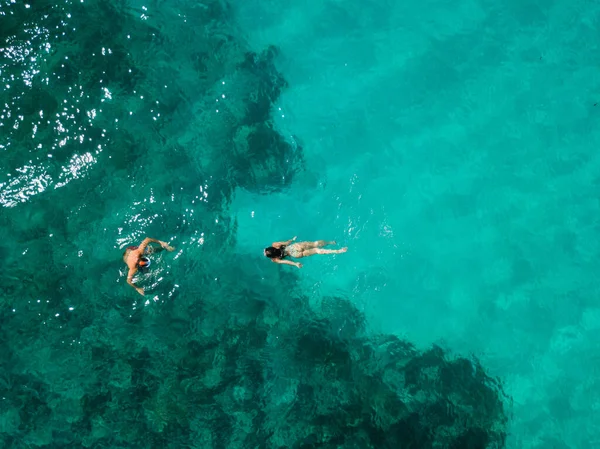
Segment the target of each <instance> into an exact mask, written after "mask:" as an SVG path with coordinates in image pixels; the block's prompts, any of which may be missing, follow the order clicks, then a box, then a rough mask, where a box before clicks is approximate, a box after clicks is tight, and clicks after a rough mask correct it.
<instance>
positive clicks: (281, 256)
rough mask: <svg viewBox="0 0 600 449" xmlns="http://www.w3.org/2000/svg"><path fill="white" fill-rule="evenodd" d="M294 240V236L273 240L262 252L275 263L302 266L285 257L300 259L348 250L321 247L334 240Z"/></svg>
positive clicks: (330, 243)
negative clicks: (277, 240)
mask: <svg viewBox="0 0 600 449" xmlns="http://www.w3.org/2000/svg"><path fill="white" fill-rule="evenodd" d="M294 241H296V237H294V238H293V239H290V240H287V241H285V242H273V243H272V244H271V246H270V247H268V248H265V250H264V252H263V253H264V255H265V256H267V257H268V258H269V259H271V260H272V261H273V262H275V263H280V264H285V265H294V266H295V267H298V268H302V264H301V263H299V262H292V261H291V260H286V259H285V258H286V257H292V258H294V259H300V258H302V257H310V256H314V255H315V254H341V253H345V252H346V251H348V248H347V247H344V248H341V249H323V247H324V246H328V245H335V244H336V243H335V241H331V242H328V241H326V240H317V241H314V242H298V243H292V242H294Z"/></svg>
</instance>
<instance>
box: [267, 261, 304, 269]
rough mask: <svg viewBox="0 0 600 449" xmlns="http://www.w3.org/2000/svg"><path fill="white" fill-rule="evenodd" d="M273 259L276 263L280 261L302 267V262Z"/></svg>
mask: <svg viewBox="0 0 600 449" xmlns="http://www.w3.org/2000/svg"><path fill="white" fill-rule="evenodd" d="M271 260H272V261H273V262H275V263H280V264H283V265H293V266H295V267H298V268H302V264H301V263H299V262H292V261H291V260H285V259H271Z"/></svg>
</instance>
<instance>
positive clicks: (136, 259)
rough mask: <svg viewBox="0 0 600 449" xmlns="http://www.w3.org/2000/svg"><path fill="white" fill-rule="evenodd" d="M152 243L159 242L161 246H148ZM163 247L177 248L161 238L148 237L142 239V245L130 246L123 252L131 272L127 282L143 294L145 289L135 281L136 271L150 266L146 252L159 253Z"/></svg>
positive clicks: (128, 274) (124, 259)
mask: <svg viewBox="0 0 600 449" xmlns="http://www.w3.org/2000/svg"><path fill="white" fill-rule="evenodd" d="M150 243H158V244H159V245H160V248H156V247H153V246H148V245H150ZM163 249H166V250H167V251H174V250H175V248H173V247H172V246H169V245H168V244H167V243H166V242H161V241H160V240H156V239H151V238H150V237H146V238H145V239H144V240H142V243H140V246H128V247H127V249H126V250H125V252H124V253H123V262H125V263H126V264H127V266H128V267H129V273H127V283H128V284H129V285H131V286H132V287H133V288H135V289H136V290H137V292H138V293H139V294H140V295H142V296H143V295H144V289H143V288H141V287H138V286H137V285H135V284H134V283H133V276H134V275H135V273H137V270H138V269H139V268H148V267H149V266H150V259H148V258H147V257H146V256H145V254H148V255H150V254H153V253H159V252H161V251H162V250H163Z"/></svg>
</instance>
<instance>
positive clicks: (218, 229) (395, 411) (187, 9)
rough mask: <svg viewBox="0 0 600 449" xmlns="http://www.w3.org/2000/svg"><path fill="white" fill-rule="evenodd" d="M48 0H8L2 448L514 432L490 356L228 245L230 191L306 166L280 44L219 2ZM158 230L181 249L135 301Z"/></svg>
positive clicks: (445, 441) (413, 439) (384, 440)
mask: <svg viewBox="0 0 600 449" xmlns="http://www.w3.org/2000/svg"><path fill="white" fill-rule="evenodd" d="M54 3H55V2H47V1H43V0H42V1H40V0H36V1H35V2H31V3H30V4H29V5H26V4H25V3H24V2H18V3H15V4H13V3H11V2H10V1H7V0H4V1H3V3H2V6H1V8H0V14H1V16H0V19H1V20H2V26H1V27H0V33H2V39H1V42H2V46H3V49H2V55H3V59H2V62H1V66H0V70H1V78H2V84H3V85H4V86H5V89H4V91H3V93H2V95H3V98H2V102H1V104H2V111H1V114H0V115H1V122H0V125H1V127H0V129H1V130H2V133H1V139H2V140H1V141H0V145H1V146H0V151H1V154H2V157H1V159H0V164H1V166H0V167H1V173H2V178H0V201H1V202H2V206H3V208H2V213H1V214H0V221H1V228H0V232H1V235H0V236H1V237H2V241H3V243H2V246H1V247H0V256H1V257H2V260H3V270H2V274H1V275H0V276H1V278H0V280H1V282H0V292H1V295H2V296H1V301H2V302H1V304H2V314H1V318H0V319H1V323H0V338H1V345H2V346H1V347H2V351H0V357H1V362H2V363H1V367H2V371H1V373H0V388H1V389H2V394H1V396H2V400H1V401H0V446H1V447H4V448H21V447H42V448H59V447H80V446H83V447H93V448H100V447H107V448H108V447H110V448H118V447H123V448H126V447H127V448H130V447H153V448H166V447H173V448H176V447H198V448H200V447H202V448H209V447H214V448H237V447H252V448H256V447H264V448H285V447H289V448H314V447H321V448H361V449H362V448H368V447H373V448H402V447H418V448H428V447H431V448H455V449H459V448H460V449H468V448H498V447H502V446H503V445H504V440H505V427H506V424H507V416H506V412H505V406H506V404H507V402H508V399H507V398H506V396H505V395H504V393H503V391H502V387H501V385H500V383H499V382H498V381H497V380H495V379H491V378H490V377H488V376H487V375H486V374H485V367H482V366H481V365H480V364H479V363H478V362H477V361H476V360H471V359H465V358H460V357H458V358H457V357H451V356H449V355H447V354H445V353H444V351H443V350H442V349H440V348H432V349H431V350H428V351H426V352H420V351H418V350H416V349H415V348H414V347H413V345H411V343H410V342H407V341H402V340H400V339H398V338H396V337H393V336H389V335H376V336H373V335H369V334H368V333H367V332H366V330H365V324H364V317H363V316H362V314H361V313H360V312H359V311H358V310H356V308H355V307H354V306H353V305H352V304H350V302H348V301H347V300H345V299H344V298H340V297H327V298H322V300H321V301H319V304H320V306H319V307H318V308H317V309H316V310H315V309H314V308H311V307H309V304H308V302H309V298H308V297H307V296H306V295H305V294H304V293H303V292H302V290H301V289H300V288H299V286H298V274H297V273H296V272H294V271H290V270H281V271H273V273H279V274H276V275H275V276H276V277H275V278H273V279H269V280H268V282H265V281H264V280H260V279H261V276H262V273H261V272H258V271H257V269H256V268H255V267H256V266H257V262H258V261H260V254H258V255H255V256H249V255H247V256H240V255H236V254H235V241H236V221H235V219H233V218H232V217H230V215H229V214H228V204H229V202H230V200H231V197H232V194H233V192H234V190H235V189H236V188H243V189H247V190H251V191H253V192H259V193H263V194H265V195H268V194H269V193H270V192H274V191H278V190H281V189H285V188H286V187H287V186H289V185H290V184H291V183H293V182H294V175H295V174H297V173H299V172H301V171H302V170H304V162H303V158H302V148H301V146H300V145H299V144H297V143H296V141H295V139H294V138H293V137H291V138H285V139H284V138H283V137H282V136H281V135H280V134H279V133H278V132H277V131H276V130H275V129H274V127H273V125H272V123H271V121H270V109H271V106H272V104H273V102H274V101H275V100H276V99H277V98H278V96H279V94H280V92H281V90H282V89H283V88H285V86H286V82H285V80H284V79H283V78H282V76H281V75H280V74H279V73H278V72H277V70H276V69H275V67H274V65H273V60H274V58H275V57H276V55H277V50H276V48H274V47H271V48H265V49H264V51H262V52H261V53H259V54H256V53H253V52H251V51H249V49H248V48H245V44H244V42H242V41H240V39H239V38H237V37H236V30H235V27H234V26H233V25H232V22H231V18H230V11H229V9H228V6H227V4H226V3H224V2H219V1H207V2H204V3H202V4H200V3H198V4H196V5H190V4H189V2H185V3H184V2H177V1H169V2H152V4H151V5H148V6H152V8H145V7H144V5H143V4H142V3H136V2H124V1H112V2H106V1H89V0H86V1H85V2H80V1H72V2H69V1H67V2H60V4H59V5H58V6H57V5H55V4H54ZM148 9H151V10H152V11H153V14H154V16H153V20H152V21H148V20H146V19H147V18H148V16H147V15H146V14H147V10H148ZM157 16H159V17H157ZM189 23H191V24H193V26H187V24H189ZM153 24H154V25H153ZM145 235H151V236H155V237H158V238H164V239H167V238H169V239H171V241H172V242H173V244H174V245H175V246H177V249H178V252H176V253H173V254H167V255H163V256H161V258H160V259H159V260H158V261H157V267H156V269H155V270H154V271H153V272H152V274H151V275H147V279H145V280H144V281H145V286H146V287H147V288H148V291H149V293H148V294H147V295H146V297H144V298H143V299H142V297H141V296H140V297H138V296H136V294H135V292H133V290H132V289H130V288H129V287H127V286H126V285H124V276H123V274H124V272H123V271H122V270H123V269H122V265H121V261H120V255H121V251H122V248H124V247H125V246H127V245H129V244H134V243H136V242H139V240H140V239H141V238H142V237H143V236H145ZM234 256H235V263H234V264H232V258H233V257H234Z"/></svg>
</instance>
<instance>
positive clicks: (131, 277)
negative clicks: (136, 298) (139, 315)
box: [127, 267, 144, 296]
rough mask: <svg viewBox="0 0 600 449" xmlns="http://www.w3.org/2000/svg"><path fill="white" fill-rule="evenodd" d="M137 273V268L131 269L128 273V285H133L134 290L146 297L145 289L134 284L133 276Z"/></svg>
mask: <svg viewBox="0 0 600 449" xmlns="http://www.w3.org/2000/svg"><path fill="white" fill-rule="evenodd" d="M136 272H137V267H134V268H130V269H129V273H127V283H128V284H129V285H131V286H132V287H133V288H135V289H136V291H137V292H138V293H139V294H140V295H142V296H144V289H143V288H141V287H138V286H137V285H135V284H134V283H133V275H134V274H135V273H136Z"/></svg>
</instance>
